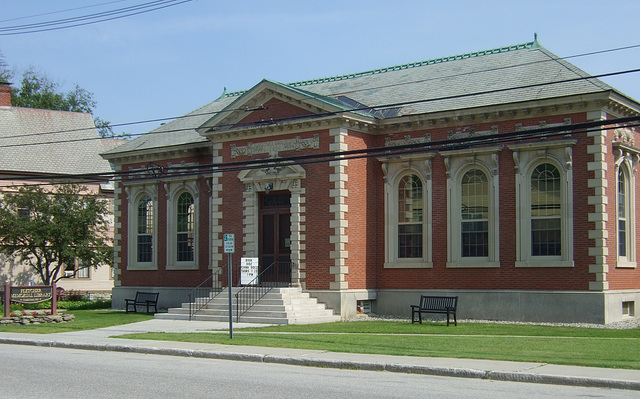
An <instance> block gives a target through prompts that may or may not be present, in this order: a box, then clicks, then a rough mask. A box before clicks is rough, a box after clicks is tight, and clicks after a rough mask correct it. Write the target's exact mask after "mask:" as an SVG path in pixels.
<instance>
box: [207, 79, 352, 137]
mask: <svg viewBox="0 0 640 399" xmlns="http://www.w3.org/2000/svg"><path fill="white" fill-rule="evenodd" d="M352 109H353V108H352V106H351V105H350V104H348V103H346V102H343V101H341V100H338V99H336V98H332V97H327V96H323V95H321V94H317V93H312V92H309V91H305V90H301V89H299V88H296V87H292V86H289V85H286V84H282V83H277V82H273V81H270V80H263V81H262V82H260V83H258V84H257V85H255V86H254V87H253V88H251V89H250V90H248V91H246V92H244V93H243V94H241V95H240V96H239V97H238V98H237V99H236V100H235V101H233V102H232V103H230V104H229V105H228V106H226V107H225V108H224V109H222V110H221V111H219V112H218V113H216V115H214V116H213V117H212V118H211V119H209V120H208V121H207V122H205V123H204V124H202V125H201V126H200V127H199V128H198V132H199V133H200V134H213V133H216V132H228V131H234V130H245V129H252V128H256V127H263V126H266V125H271V124H281V123H287V122H293V121H299V120H303V119H313V118H314V117H323V116H325V117H326V116H328V115H332V114H335V113H337V112H349V111H350V110H352Z"/></svg>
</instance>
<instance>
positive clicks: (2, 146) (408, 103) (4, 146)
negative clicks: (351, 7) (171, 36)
mask: <svg viewBox="0 0 640 399" xmlns="http://www.w3.org/2000/svg"><path fill="white" fill-rule="evenodd" d="M637 72H640V68H637V69H631V70H626V71H617V72H609V73H604V74H600V75H589V76H579V77H576V78H571V79H564V80H560V81H555V82H547V83H534V84H529V85H522V86H516V87H508V88H502V89H493V90H485V91H482V92H475V93H465V94H456V95H451V96H443V97H437V98H431V99H420V100H412V101H404V102H398V103H391V104H381V105H375V106H364V105H363V106H359V107H355V108H351V109H343V110H339V111H331V112H325V113H321V114H311V115H306V116H299V117H295V118H291V117H288V118H281V119H274V120H272V121H269V125H270V126H273V125H276V124H278V123H283V122H292V121H295V120H303V119H309V118H321V117H328V116H333V115H337V114H342V113H347V112H356V111H363V110H380V109H388V108H396V107H400V106H407V105H414V104H420V103H428V102H433V101H443V100H453V99H459V98H465V97H472V96H480V95H486V94H495V93H500V92H505V91H512V90H522V89H530V88H535V87H542V86H548V85H554V84H562V83H570V82H576V81H581V80H590V79H598V78H601V77H609V76H616V75H622V74H628V73H637ZM237 110H241V111H242V110H244V109H242V108H239V109H233V110H231V109H230V110H226V112H232V111H237ZM221 112H223V111H215V112H210V113H202V114H191V115H184V116H181V117H178V118H176V119H181V118H188V117H197V116H205V115H216V114H219V113H221ZM260 125H262V124H261V123H259V122H251V123H247V124H245V125H239V124H234V125H219V126H218V127H223V128H224V127H231V126H244V127H252V126H260ZM81 130H87V129H86V128H85V129H75V130H67V131H58V132H49V133H46V134H57V133H62V132H71V131H81ZM191 130H194V128H193V127H190V128H183V129H171V130H163V131H157V132H154V131H151V132H147V133H142V134H141V135H144V134H146V135H152V134H154V135H155V134H170V133H177V132H181V131H191ZM44 134H45V133H39V134H35V133H34V134H30V135H22V136H15V135H14V136H7V137H0V139H9V138H21V137H28V136H33V135H44ZM99 139H101V138H85V139H69V140H59V141H55V142H51V141H46V142H38V143H26V144H25V143H21V144H7V145H0V148H14V147H26V146H35V145H51V144H57V143H70V142H77V141H90V140H99Z"/></svg>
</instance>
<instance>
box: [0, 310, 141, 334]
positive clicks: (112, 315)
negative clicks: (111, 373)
mask: <svg viewBox="0 0 640 399" xmlns="http://www.w3.org/2000/svg"><path fill="white" fill-rule="evenodd" d="M65 313H70V314H73V315H74V316H75V320H74V321H72V322H67V323H46V324H35V325H34V324H30V325H24V326H22V325H20V326H0V332H14V333H28V334H53V333H61V332H70V331H84V330H95V329H97V328H104V327H111V326H119V325H122V324H129V323H136V322H138V321H144V320H149V319H152V318H153V315H148V314H144V313H125V312H123V311H117V310H72V311H67V312H65Z"/></svg>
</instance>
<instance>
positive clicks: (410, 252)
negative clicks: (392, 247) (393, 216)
mask: <svg viewBox="0 0 640 399" xmlns="http://www.w3.org/2000/svg"><path fill="white" fill-rule="evenodd" d="M423 203H424V201H423V190H422V180H420V178H419V177H418V176H416V175H413V174H411V175H406V176H404V177H402V179H400V184H399V185H398V258H422V249H423V248H422V245H423V240H422V235H423V209H422V208H423Z"/></svg>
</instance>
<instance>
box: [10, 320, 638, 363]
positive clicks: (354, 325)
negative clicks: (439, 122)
mask: <svg viewBox="0 0 640 399" xmlns="http://www.w3.org/2000/svg"><path fill="white" fill-rule="evenodd" d="M68 313H72V314H74V315H75V316H76V319H75V321H73V322H70V323H57V324H41V325H27V326H4V327H1V326H0V332H24V333H34V334H49V333H56V332H66V331H81V330H90V329H95V328H101V327H109V326H115V325H121V324H127V323H134V322H137V321H143V320H148V319H151V318H152V317H153V316H151V315H147V314H142V313H125V312H122V311H113V310H73V311H68ZM120 338H131V339H149V340H165V341H184V342H199V343H216V344H224V345H248V346H268V347H281V348H298V349H314V350H324V351H331V352H345V353H369V354H385V355H401V356H425V357H427V356H429V357H453V358H471V359H493V360H511V361H524V362H539V363H551V364H566V365H578V366H591V367H608V368H626V369H636V370H637V369H640V328H636V329H632V330H612V329H601V328H577V327H551V326H536V325H519V324H491V323H487V324H480V323H460V324H458V326H457V327H455V326H449V327H447V326H446V325H445V324H444V323H430V322H427V323H424V324H411V323H410V322H400V321H356V322H338V323H327V324H314V325H283V326H272V327H262V328H250V329H245V328H243V329H239V328H236V329H235V330H234V337H233V339H229V334H228V333H226V332H211V333H188V334H167V333H147V334H129V335H125V336H120Z"/></svg>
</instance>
